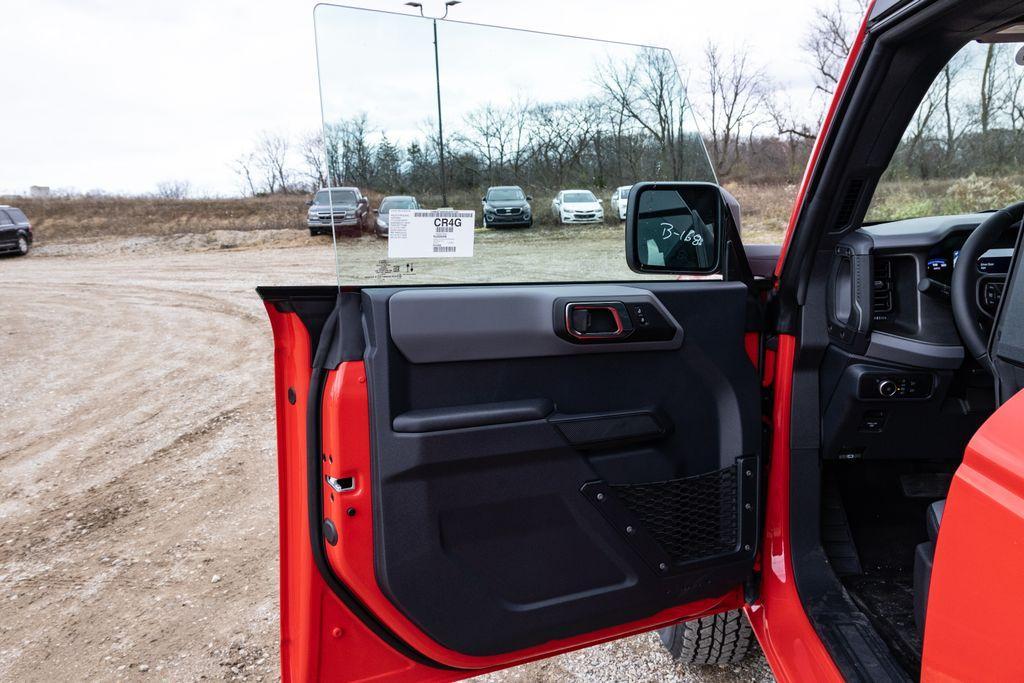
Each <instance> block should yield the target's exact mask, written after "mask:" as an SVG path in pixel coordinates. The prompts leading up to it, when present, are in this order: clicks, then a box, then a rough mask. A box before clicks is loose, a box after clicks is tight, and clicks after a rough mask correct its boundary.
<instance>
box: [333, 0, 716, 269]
mask: <svg viewBox="0 0 1024 683" xmlns="http://www.w3.org/2000/svg"><path fill="white" fill-rule="evenodd" d="M458 9H459V8H458V7H455V8H453V9H452V14H453V15H455V16H456V17H457V15H458ZM413 11H415V10H413ZM315 18H316V42H317V57H318V69H319V79H320V90H321V103H322V113H323V130H324V142H325V159H326V166H327V172H326V173H325V178H326V180H327V182H329V183H330V185H331V186H333V187H336V188H351V189H352V191H357V192H358V193H359V194H360V195H361V196H365V197H366V198H367V199H368V200H369V209H370V210H369V212H368V215H367V216H365V217H364V218H361V217H359V216H354V215H349V214H358V213H359V211H360V210H359V209H358V208H355V209H352V207H350V206H348V205H346V206H344V207H334V209H335V210H334V211H333V213H332V211H331V207H329V206H328V207H325V208H324V210H323V215H324V217H325V220H326V221H327V224H328V225H329V228H333V229H328V230H326V231H325V235H324V237H323V240H324V244H325V247H326V246H327V245H330V244H332V240H331V235H332V234H333V237H334V239H333V244H334V245H335V255H336V259H335V260H336V262H337V270H338V278H339V284H344V285H361V284H396V285H403V286H404V285H414V284H433V283H484V282H508V283H515V282H559V281H561V282H580V281H587V280H590V281H594V280H629V279H638V278H642V277H644V276H641V275H637V274H635V273H633V272H631V270H630V269H629V266H628V264H627V262H626V254H625V251H626V248H625V241H624V239H623V220H624V218H625V215H624V212H622V211H620V208H619V206H618V205H617V204H615V205H612V203H610V202H603V203H602V202H601V201H598V200H599V199H600V198H607V197H610V196H611V194H612V192H614V191H615V189H616V188H619V187H622V186H629V185H633V184H635V183H637V182H642V181H652V180H693V181H708V182H715V174H714V171H713V170H712V166H711V163H710V161H709V160H708V155H707V152H706V151H705V149H704V145H703V142H702V140H701V136H700V134H699V132H698V131H697V127H696V125H695V124H694V118H693V116H692V113H691V110H690V106H689V103H688V101H687V99H686V87H685V84H684V82H683V80H682V79H681V78H680V75H679V67H678V66H677V64H676V62H675V60H674V58H673V57H672V55H671V53H669V52H668V51H667V50H663V49H659V48H652V47H645V46H638V45H629V44H623V43H616V42H604V41H599V40H590V39H585V38H576V37H569V36H561V35H552V34H543V33H534V32H529V31H521V30H512V29H506V28H501V27H495V26H483V25H478V24H468V23H461V22H458V21H455V20H453V19H447V20H436V21H435V20H433V19H431V18H429V17H427V18H423V17H420V16H418V14H417V15H411V14H394V13H389V12H380V11H374V10H364V9H353V8H347V7H339V6H334V5H318V6H317V7H316V9H315ZM560 192H561V193H563V197H566V198H571V199H572V201H562V202H560V203H556V202H555V201H554V199H555V197H556V196H557V195H558V194H559V193H560ZM331 194H333V193H330V194H328V193H325V197H326V198H327V199H328V200H331V199H332V196H331ZM410 207H415V208H410ZM350 209H352V210H350ZM373 209H377V210H378V213H377V214H374V213H373V211H372V210H373ZM341 213H345V218H344V219H341V218H339V216H340V214H341ZM332 215H333V216H334V218H333V219H332ZM332 220H333V223H332ZM341 221H344V222H341ZM360 221H361V222H360Z"/></svg>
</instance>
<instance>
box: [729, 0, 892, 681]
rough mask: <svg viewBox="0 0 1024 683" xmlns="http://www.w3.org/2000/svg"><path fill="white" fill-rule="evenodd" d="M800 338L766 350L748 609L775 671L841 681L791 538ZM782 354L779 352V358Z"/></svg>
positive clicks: (839, 89)
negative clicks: (807, 598)
mask: <svg viewBox="0 0 1024 683" xmlns="http://www.w3.org/2000/svg"><path fill="white" fill-rule="evenodd" d="M873 6H874V2H873V0H872V2H871V3H869V5H868V7H867V10H866V12H865V15H864V20H863V22H862V23H861V26H860V30H859V31H858V32H857V36H856V38H855V40H854V43H853V46H852V49H851V51H850V54H849V56H848V57H847V59H846V64H845V66H844V67H843V72H842V75H841V76H840V78H839V83H838V85H837V86H836V92H835V93H834V94H833V96H832V102H831V104H830V105H829V109H828V112H827V113H826V115H825V119H824V120H823V122H822V126H821V132H820V133H819V134H818V138H817V140H815V143H814V149H813V150H812V152H811V156H810V159H809V160H808V162H807V168H806V170H805V171H804V176H803V180H802V182H801V184H800V190H799V191H798V193H797V197H796V202H795V204H794V206H793V213H792V215H791V216H790V220H789V228H788V229H787V231H786V237H785V240H784V242H783V246H782V252H781V254H780V255H779V261H778V263H777V264H776V267H775V275H776V276H779V275H780V274H781V273H782V268H783V266H784V264H785V259H786V254H787V252H788V251H789V247H790V243H791V241H792V237H793V231H794V230H795V228H796V224H797V221H798V220H799V218H800V212H801V210H802V208H803V205H804V202H805V200H806V198H807V193H808V191H809V188H810V183H811V180H812V178H813V177H814V174H815V170H816V167H817V165H818V163H819V157H820V156H821V151H822V146H823V144H824V140H825V137H826V135H827V134H828V131H829V129H830V128H831V127H832V124H833V122H834V120H835V117H836V112H837V111H838V109H839V103H840V100H841V99H842V96H843V94H844V92H845V91H846V88H847V86H848V84H849V81H850V75H851V74H852V72H853V66H854V64H855V63H856V61H857V58H858V56H859V54H860V51H861V49H862V47H863V45H864V37H865V35H866V33H867V18H868V17H869V16H871V9H872V7H873ZM796 349H797V339H796V338H795V337H793V336H791V335H780V336H779V345H778V350H777V351H776V352H775V353H774V354H771V352H769V353H768V354H766V356H767V357H766V362H765V364H766V368H765V372H764V384H765V386H773V392H774V405H773V409H772V448H771V459H770V462H769V465H768V467H767V468H766V469H767V475H768V485H767V489H766V491H767V493H766V496H765V497H766V499H767V500H766V504H765V515H764V536H763V540H762V545H761V570H762V573H761V594H760V597H759V598H758V600H757V601H755V602H754V603H753V604H751V605H748V606H747V608H746V612H747V617H748V618H749V619H750V623H751V625H752V626H753V629H754V633H755V635H756V636H757V640H758V642H759V643H760V644H761V649H762V650H764V654H765V658H766V659H767V660H768V664H769V665H770V666H771V668H772V672H773V673H774V674H775V677H776V678H777V679H778V680H780V681H811V680H813V681H841V680H842V676H841V675H840V673H839V669H838V668H837V667H836V665H835V663H834V662H833V661H832V657H831V655H830V654H829V652H828V650H826V649H825V646H824V645H823V644H822V642H821V639H820V638H819V637H818V634H817V631H815V629H814V627H813V626H812V625H811V623H810V620H809V619H808V618H807V614H806V612H805V611H804V607H803V603H802V602H801V601H800V596H799V594H798V593H797V590H796V584H795V583H794V579H793V561H792V550H791V548H792V542H791V540H790V531H789V527H790V512H789V501H790V496H789V477H790V464H789V460H790V457H791V452H790V444H789V437H790V432H791V429H790V428H791V420H792V405H793V362H794V358H795V355H796ZM772 355H774V358H772V357H771V356H772Z"/></svg>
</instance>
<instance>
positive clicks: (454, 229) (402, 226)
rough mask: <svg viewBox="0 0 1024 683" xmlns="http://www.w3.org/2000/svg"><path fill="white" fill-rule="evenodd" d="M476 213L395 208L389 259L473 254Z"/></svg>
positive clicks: (390, 222) (390, 218) (392, 212)
mask: <svg viewBox="0 0 1024 683" xmlns="http://www.w3.org/2000/svg"><path fill="white" fill-rule="evenodd" d="M475 218H476V212H475V211H451V210H437V211H425V210H422V209H394V210H392V211H391V212H390V213H389V214H388V258H449V257H453V256H472V255H473V235H474V233H473V221H474V219H475Z"/></svg>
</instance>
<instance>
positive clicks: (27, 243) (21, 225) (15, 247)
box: [0, 204, 32, 256]
mask: <svg viewBox="0 0 1024 683" xmlns="http://www.w3.org/2000/svg"><path fill="white" fill-rule="evenodd" d="M31 246H32V225H31V224H30V223H29V222H28V218H26V217H25V214H24V213H23V212H22V211H21V209H15V208H14V207H13V206H7V205H6V204H0V254H18V255H19V256H24V255H25V254H27V253H28V250H29V247H31Z"/></svg>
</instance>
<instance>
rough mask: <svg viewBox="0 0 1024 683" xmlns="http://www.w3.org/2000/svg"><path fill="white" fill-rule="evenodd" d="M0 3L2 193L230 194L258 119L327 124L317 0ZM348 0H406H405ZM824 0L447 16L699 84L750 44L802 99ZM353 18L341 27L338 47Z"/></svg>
mask: <svg viewBox="0 0 1024 683" xmlns="http://www.w3.org/2000/svg"><path fill="white" fill-rule="evenodd" d="M423 2H424V5H425V6H426V8H427V11H428V13H438V14H440V13H441V12H442V11H443V9H442V5H443V3H442V2H441V0H423ZM0 3H2V9H0V18H2V21H3V26H4V37H3V39H2V40H0V194H5V193H20V192H25V191H27V189H28V187H29V186H30V185H48V186H50V187H52V188H68V189H76V190H80V191H89V190H95V189H101V190H105V191H109V192H129V193H146V192H152V191H153V190H154V189H155V187H156V184H157V183H158V182H160V181H163V180H178V179H181V180H188V181H189V182H190V183H191V185H192V187H193V188H194V189H196V190H197V191H199V192H202V193H206V194H220V195H230V194H236V193H237V192H238V191H239V184H238V180H237V177H236V176H235V174H234V171H233V170H232V168H231V162H232V160H233V159H235V158H237V157H238V156H239V155H240V154H241V153H243V152H245V151H247V150H248V149H250V148H251V147H252V146H253V141H254V140H255V139H256V138H257V137H258V136H259V134H260V133H261V131H273V132H278V133H282V134H287V135H289V136H292V135H297V134H299V133H300V132H302V131H306V130H313V129H316V128H318V127H319V125H320V98H319V93H318V83H317V71H316V49H315V45H314V24H313V14H314V12H313V7H314V4H315V3H313V2H308V1H305V0H276V1H275V0H248V1H242V0H175V1H174V2H160V3H158V2H152V1H150V0H0ZM348 4H353V5H358V6H362V7H370V8H374V9H383V10H394V11H404V10H407V9H409V8H405V7H403V2H402V0H387V1H384V0H366V1H365V2H351V3H348ZM819 4H822V0H807V1H806V2H799V3H798V2H783V3H768V2H764V1H763V0H716V2H711V3H704V2H701V3H698V2H692V0H691V1H689V2H678V1H675V0H630V2H616V3H611V2H601V1H600V0H593V1H591V2H584V1H582V0H558V2H553V1H552V0H465V1H464V2H463V4H461V5H459V6H458V7H455V8H453V9H452V12H451V16H452V17H453V18H457V19H459V20H463V21H470V22H481V23H488V24H499V25H505V26H512V27H518V28H527V29H533V30H538V31H550V32H556V33H570V34H576V35H583V36H588V37H594V38H602V39H607V40H617V41H623V42H632V43H642V44H648V45H657V46H663V47H667V48H669V49H671V50H672V52H673V53H674V54H675V56H676V59H677V61H678V62H680V63H681V64H683V66H684V69H688V70H690V74H689V77H690V79H691V81H692V80H694V79H699V78H700V73H699V70H698V68H697V67H698V65H699V62H700V58H701V51H702V49H703V46H704V44H705V43H706V42H707V41H708V40H709V39H710V40H713V41H715V42H717V43H719V44H721V45H723V46H725V47H727V48H730V49H731V48H732V47H733V46H736V45H741V46H742V45H745V46H746V47H747V48H748V49H749V51H750V54H751V57H752V58H753V59H754V61H756V62H759V63H764V64H765V65H766V67H767V69H768V71H769V75H770V76H771V77H772V78H773V79H775V80H776V81H777V82H779V83H780V84H781V85H782V86H783V87H784V88H785V89H786V90H787V91H789V93H790V96H791V97H792V99H793V101H795V102H798V103H806V102H808V101H809V96H810V93H811V91H812V80H811V79H812V76H811V71H810V69H809V67H808V65H807V63H806V58H805V56H804V55H803V53H802V52H801V50H800V47H799V43H800V38H801V36H802V35H803V34H804V32H805V30H806V27H807V25H808V22H809V21H810V19H811V17H812V15H813V10H814V8H815V7H816V6H817V5H819ZM343 29H344V27H343V26H342V27H332V31H336V33H337V35H339V36H340V37H339V39H338V40H337V41H336V42H333V43H332V44H333V46H334V48H335V49H341V50H342V51H343V44H342V41H343V40H344V30H343ZM381 33H382V35H370V36H367V35H366V34H365V32H363V33H361V34H360V37H359V38H358V39H356V38H355V37H353V49H352V50H351V53H350V57H349V64H350V65H351V68H352V69H353V70H354V72H356V73H359V74H362V75H363V76H362V77H363V78H368V77H370V76H374V75H377V74H379V73H380V72H381V71H382V70H387V69H383V68H382V66H381V64H383V63H389V62H390V63H392V64H393V63H394V62H395V60H394V59H391V60H388V59H387V56H388V55H394V54H395V53H396V52H397V51H400V50H402V49H404V48H403V44H402V41H401V39H400V36H399V37H396V36H395V35H389V34H386V33H385V32H381ZM322 34H323V29H322V30H321V35H322ZM332 35H333V33H332ZM356 48H358V49H356ZM535 52H536V51H530V56H529V57H523V58H522V59H523V60H524V63H520V64H512V63H511V62H508V63H507V69H508V70H509V72H511V71H515V70H518V71H525V72H531V73H533V72H544V71H546V70H549V71H550V72H551V81H553V82H557V79H558V78H561V77H562V76H563V75H564V70H562V69H561V68H560V67H561V66H562V65H561V64H560V63H559V61H558V58H557V55H555V56H552V55H548V54H544V55H537V54H535ZM375 60H376V62H377V63H376V64H375ZM526 60H528V61H526ZM499 63H500V62H499ZM428 64H429V63H428ZM417 66H420V67H422V63H420V64H418V65H417ZM394 68H395V67H389V69H391V70H392V72H394ZM505 76H506V74H495V79H494V80H495V82H497V83H501V82H502V80H503V78H505ZM432 85H433V83H432V82H429V83H428V86H432ZM402 94H403V93H402V89H401V88H398V87H396V88H393V89H392V94H391V97H390V98H388V99H387V100H386V101H385V102H381V103H380V104H379V106H380V107H383V108H395V107H401V106H402ZM373 106H374V107H376V106H378V105H377V103H376V101H375V102H374V104H373ZM816 106H821V105H820V103H816ZM361 108H364V109H365V108H366V106H365V105H364V106H363V107H361ZM816 113H817V112H813V111H812V112H808V116H809V117H810V118H815V116H816Z"/></svg>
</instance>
